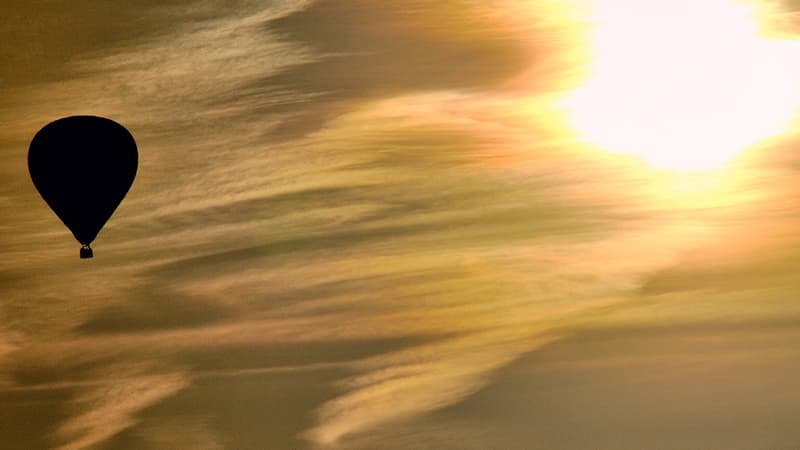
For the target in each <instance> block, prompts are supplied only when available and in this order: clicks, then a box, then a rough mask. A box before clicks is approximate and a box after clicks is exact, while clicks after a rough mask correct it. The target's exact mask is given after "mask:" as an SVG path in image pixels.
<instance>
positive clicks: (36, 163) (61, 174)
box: [28, 116, 138, 258]
mask: <svg viewBox="0 0 800 450" xmlns="http://www.w3.org/2000/svg"><path fill="white" fill-rule="evenodd" d="M137 165H138V152H137V150H136V142H135V141H134V139H133V136H132V135H131V134H130V132H128V130H126V129H125V127H123V126H122V125H120V124H118V123H116V122H114V121H113V120H110V119H106V118H103V117H96V116H72V117H64V118H62V119H58V120H56V121H54V122H51V123H49V124H47V125H45V126H44V128H42V129H41V130H39V132H38V133H36V136H34V137H33V141H31V145H30V149H29V150H28V171H29V172H30V174H31V179H32V180H33V184H34V186H36V189H38V190H39V193H40V194H41V195H42V198H44V201H45V202H47V204H48V205H49V206H50V208H51V209H52V210H53V212H55V213H56V215H57V216H58V218H59V219H61V221H62V222H64V224H65V225H66V226H67V228H69V229H70V231H72V234H73V235H74V236H75V239H77V240H78V242H80V243H81V244H82V245H83V246H82V247H81V251H80V256H81V258H91V257H92V249H91V248H90V247H89V244H91V243H92V241H94V239H95V237H97V233H99V232H100V229H102V228H103V225H105V223H106V221H108V219H109V218H110V217H111V215H112V214H113V213H114V210H115V209H116V208H117V205H119V203H120V202H121V201H122V199H123V198H124V197H125V194H127V193H128V189H130V187H131V184H133V179H134V178H135V177H136V169H137Z"/></svg>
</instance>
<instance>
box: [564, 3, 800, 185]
mask: <svg viewBox="0 0 800 450" xmlns="http://www.w3.org/2000/svg"><path fill="white" fill-rule="evenodd" d="M764 14H765V12H764V11H762V10H759V9H758V8H756V7H755V6H753V5H752V4H745V3H741V2H737V1H735V0H660V1H659V0H597V2H596V10H595V15H594V17H593V22H592V25H591V27H592V28H591V34H590V36H591V44H590V45H591V46H592V54H591V56H592V58H593V63H592V66H591V73H590V76H589V78H588V79H587V80H586V82H585V83H584V84H583V85H582V86H580V88H579V89H577V90H575V91H573V92H572V93H571V94H570V95H569V96H568V97H567V98H566V103H565V106H566V107H567V110H568V112H569V115H570V117H571V122H572V126H573V127H574V128H575V129H576V131H577V133H578V135H579V136H580V137H581V138H582V139H584V140H585V141H587V142H588V143H590V144H592V145H594V146H596V147H598V148H600V149H603V150H606V151H609V152H614V153H622V154H629V155H634V156H637V157H640V158H643V159H645V160H646V161H648V162H650V163H651V164H653V165H654V166H656V167H659V168H664V169H671V170H679V171H701V170H708V169H716V168H720V167H722V166H724V164H725V163H726V162H727V161H729V160H730V159H731V158H733V157H734V156H735V155H736V154H737V153H738V152H740V151H741V150H743V149H745V148H747V147H748V146H750V145H752V144H754V143H756V142H758V141H760V140H763V139H765V138H768V137H771V136H776V135H779V134H782V133H783V132H785V131H787V130H788V128H789V126H790V122H791V121H792V119H793V118H794V117H795V115H796V112H797V107H798V104H800V101H798V100H799V98H800V96H798V80H800V77H798V75H800V70H798V68H799V67H800V64H798V62H800V48H798V47H797V45H798V44H797V43H796V42H795V41H787V40H780V39H776V38H772V37H768V36H765V35H764V34H763V29H762V24H761V22H760V19H761V18H763V16H764Z"/></svg>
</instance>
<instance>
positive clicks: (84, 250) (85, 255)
mask: <svg viewBox="0 0 800 450" xmlns="http://www.w3.org/2000/svg"><path fill="white" fill-rule="evenodd" d="M93 256H94V254H93V253H92V249H91V248H89V246H88V245H84V246H83V247H81V259H89V258H91V257H93Z"/></svg>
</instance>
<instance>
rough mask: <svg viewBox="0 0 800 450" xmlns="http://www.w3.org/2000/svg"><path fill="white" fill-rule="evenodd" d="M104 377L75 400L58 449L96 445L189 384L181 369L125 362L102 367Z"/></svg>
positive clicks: (100, 375)
mask: <svg viewBox="0 0 800 450" xmlns="http://www.w3.org/2000/svg"><path fill="white" fill-rule="evenodd" d="M94 375H95V377H97V378H100V379H102V380H103V381H102V382H101V383H99V384H98V385H97V386H93V387H90V388H88V389H85V390H84V392H83V393H81V394H80V395H78V397H77V398H76V399H75V400H74V401H73V402H72V405H71V406H72V408H73V409H74V412H73V415H72V417H71V418H70V419H69V420H67V421H66V422H64V423H62V424H61V425H60V426H59V429H58V432H57V438H58V440H60V441H62V442H64V443H63V444H61V445H59V446H58V447H57V448H58V450H80V449H85V448H89V447H92V446H95V445H97V444H99V443H101V442H104V441H106V440H108V439H109V438H111V437H113V436H114V435H116V434H117V433H119V432H121V431H123V430H125V429H127V428H129V427H131V426H134V425H135V424H136V423H137V422H138V419H137V418H136V414H137V413H138V412H139V411H141V410H143V409H144V408H147V407H148V406H151V405H153V404H156V403H158V402H160V401H162V400H164V399H165V398H167V397H169V396H171V395H174V394H175V393H176V392H178V391H180V390H181V389H184V388H185V387H186V386H188V384H189V380H188V378H187V376H186V374H185V373H183V372H181V371H160V370H159V371H155V370H153V368H152V367H151V366H150V365H147V364H145V365H140V366H131V365H128V364H126V365H122V366H114V367H108V368H105V369H100V370H98V371H97V372H96V373H95V374H94Z"/></svg>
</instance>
